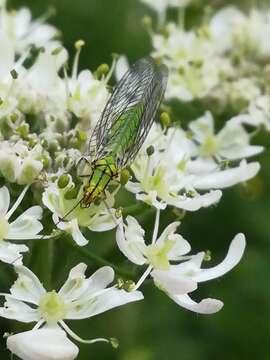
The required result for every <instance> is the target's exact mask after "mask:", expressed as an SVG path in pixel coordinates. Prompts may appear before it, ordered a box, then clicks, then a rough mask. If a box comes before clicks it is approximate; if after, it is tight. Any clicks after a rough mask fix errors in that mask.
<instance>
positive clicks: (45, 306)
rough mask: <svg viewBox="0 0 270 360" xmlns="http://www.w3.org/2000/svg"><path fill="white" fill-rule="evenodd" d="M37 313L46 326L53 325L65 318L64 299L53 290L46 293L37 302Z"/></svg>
mask: <svg viewBox="0 0 270 360" xmlns="http://www.w3.org/2000/svg"><path fill="white" fill-rule="evenodd" d="M39 312H40V315H41V317H42V318H43V319H44V320H45V321H46V322H47V323H48V324H55V323H57V321H59V320H62V319H64V318H65V316H66V312H67V307H66V304H65V301H64V298H63V297H62V296H61V295H59V294H57V292H56V291H55V290H53V291H50V292H47V293H46V294H45V295H43V296H42V297H41V299H40V301H39Z"/></svg>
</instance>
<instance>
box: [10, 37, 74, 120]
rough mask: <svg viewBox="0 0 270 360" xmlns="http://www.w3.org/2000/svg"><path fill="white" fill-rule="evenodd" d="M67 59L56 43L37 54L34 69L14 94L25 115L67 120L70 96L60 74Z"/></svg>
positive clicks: (21, 78) (63, 50) (23, 77)
mask: <svg viewBox="0 0 270 360" xmlns="http://www.w3.org/2000/svg"><path fill="white" fill-rule="evenodd" d="M67 58H68V54H67V51H66V50H65V49H64V48H63V47H60V48H59V45H58V44H57V43H51V44H49V45H47V46H46V47H45V48H44V50H43V51H41V52H40V53H39V54H38V57H37V59H36V61H35V62H34V64H33V65H32V67H31V68H30V69H29V70H26V71H25V72H24V74H23V75H22V76H20V78H19V79H18V82H17V83H16V88H15V90H14V91H16V94H17V97H18V99H19V106H20V109H22V111H24V112H25V113H38V114H39V113H42V114H53V115H54V116H57V115H58V114H59V113H60V114H62V115H63V116H64V114H65V111H66V101H67V92H66V87H65V81H64V80H63V79H62V78H60V76H59V74H58V72H59V70H60V69H61V68H62V66H63V65H64V64H65V63H66V61H67Z"/></svg>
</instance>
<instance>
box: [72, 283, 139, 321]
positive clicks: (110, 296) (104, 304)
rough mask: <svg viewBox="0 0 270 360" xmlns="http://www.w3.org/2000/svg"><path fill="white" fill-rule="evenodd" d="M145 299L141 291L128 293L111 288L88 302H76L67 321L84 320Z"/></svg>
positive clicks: (84, 300) (81, 300) (86, 300)
mask: <svg viewBox="0 0 270 360" xmlns="http://www.w3.org/2000/svg"><path fill="white" fill-rule="evenodd" d="M142 299H143V294H142V293H141V292H140V291H131V292H127V291H125V290H119V289H116V288H109V289H108V290H107V291H104V292H103V293H101V294H100V295H98V296H96V297H94V298H91V299H90V300H88V299H87V298H85V299H79V300H78V301H74V302H73V303H72V304H71V305H72V307H70V310H69V311H68V314H67V319H84V318H88V317H91V316H95V315H98V314H101V313H103V312H105V311H107V310H110V309H113V308H115V307H118V306H121V305H125V304H128V303H130V302H133V301H138V300H142Z"/></svg>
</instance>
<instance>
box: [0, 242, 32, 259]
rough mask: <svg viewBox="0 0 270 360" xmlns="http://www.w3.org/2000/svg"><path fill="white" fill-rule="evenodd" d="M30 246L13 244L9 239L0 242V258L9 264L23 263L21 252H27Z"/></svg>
mask: <svg viewBox="0 0 270 360" xmlns="http://www.w3.org/2000/svg"><path fill="white" fill-rule="evenodd" d="M27 251H28V247H27V246H25V245H17V244H11V243H9V242H8V241H1V242H0V260H1V261H3V262H5V263H8V264H13V265H14V264H16V265H21V264H22V255H21V253H23V252H27Z"/></svg>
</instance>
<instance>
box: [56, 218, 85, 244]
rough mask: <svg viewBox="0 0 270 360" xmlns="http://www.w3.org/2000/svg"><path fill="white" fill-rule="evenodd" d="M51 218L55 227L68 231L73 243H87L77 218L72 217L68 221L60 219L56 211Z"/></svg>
mask: <svg viewBox="0 0 270 360" xmlns="http://www.w3.org/2000/svg"><path fill="white" fill-rule="evenodd" d="M53 220H54V222H55V224H57V227H58V228H59V229H61V230H64V231H66V232H68V233H69V234H70V235H71V236H72V237H73V240H74V241H75V243H76V244H77V245H79V246H85V245H86V244H88V240H87V239H86V238H85V237H84V236H83V234H82V233H81V230H80V228H79V225H78V220H77V219H72V220H70V221H60V222H59V220H58V216H57V215H56V213H54V214H53Z"/></svg>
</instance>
